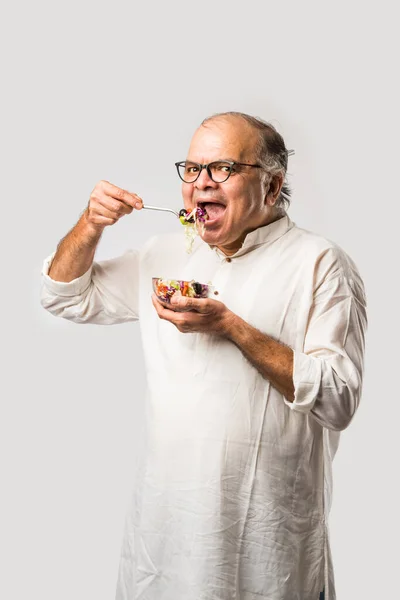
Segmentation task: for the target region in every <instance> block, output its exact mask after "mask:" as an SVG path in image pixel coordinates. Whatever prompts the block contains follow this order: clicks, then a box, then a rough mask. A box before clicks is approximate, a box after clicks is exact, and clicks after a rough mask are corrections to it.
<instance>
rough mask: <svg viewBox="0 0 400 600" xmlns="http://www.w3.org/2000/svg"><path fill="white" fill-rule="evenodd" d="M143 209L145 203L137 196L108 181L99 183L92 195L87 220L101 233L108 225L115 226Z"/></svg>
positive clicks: (86, 213) (87, 210)
mask: <svg viewBox="0 0 400 600" xmlns="http://www.w3.org/2000/svg"><path fill="white" fill-rule="evenodd" d="M142 207H143V201H142V199H141V198H140V197H139V196H138V195H137V194H133V193H131V192H127V191H126V190H123V189H122V188H119V187H117V186H116V185H113V184H112V183H109V182H108V181H99V183H97V184H96V186H95V187H94V189H93V191H92V193H91V194H90V199H89V204H88V206H87V209H86V211H85V218H86V221H87V223H88V224H89V225H90V226H91V227H93V228H94V229H95V230H96V231H97V232H98V233H101V232H102V231H103V229H104V227H107V225H114V223H116V222H117V221H118V220H119V219H120V218H121V217H123V216H124V215H129V214H130V213H131V212H132V211H133V210H135V209H136V210H140V209H141V208H142Z"/></svg>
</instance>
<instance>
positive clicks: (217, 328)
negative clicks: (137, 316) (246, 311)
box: [152, 294, 235, 337]
mask: <svg viewBox="0 0 400 600" xmlns="http://www.w3.org/2000/svg"><path fill="white" fill-rule="evenodd" d="M152 301H153V305H154V308H155V309H156V311H157V314H158V316H159V317H160V319H164V320H165V321H169V322H170V323H172V324H173V325H175V327H176V328H177V329H178V330H179V331H180V332H181V333H195V332H196V333H209V334H214V335H220V336H223V337H224V336H226V335H227V333H228V331H229V328H230V326H231V323H232V322H233V320H234V318H235V315H234V313H233V312H232V311H230V310H229V309H228V308H227V307H226V306H225V304H223V303H222V302H219V301H217V300H212V299H211V298H188V297H187V296H177V295H174V296H172V298H171V301H170V302H168V303H167V302H161V301H160V300H158V298H157V296H156V295H155V294H153V296H152Z"/></svg>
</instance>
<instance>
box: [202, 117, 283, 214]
mask: <svg viewBox="0 0 400 600" xmlns="http://www.w3.org/2000/svg"><path fill="white" fill-rule="evenodd" d="M224 117H238V118H240V119H243V120H244V121H246V122H247V123H249V125H251V126H252V127H253V128H254V129H256V130H257V133H258V142H257V145H256V160H257V161H258V162H259V164H260V165H261V166H262V167H263V169H264V171H265V172H266V173H268V174H269V175H270V176H271V177H273V176H275V175H282V176H283V185H282V189H281V192H280V194H279V197H278V199H277V202H276V206H281V207H283V208H284V209H287V208H289V205H290V196H291V189H290V187H289V184H288V182H287V179H286V171H287V165H288V156H290V155H291V154H294V152H293V150H287V148H286V146H285V142H284V140H283V137H282V136H281V135H280V134H279V133H278V131H277V130H276V129H275V127H274V126H273V125H271V123H268V122H267V121H264V120H263V119H260V118H258V117H252V116H251V115H248V114H246V113H241V112H235V111H230V112H223V113H217V114H214V115H211V116H210V117H207V118H206V119H204V121H202V123H201V125H206V124H207V123H209V122H210V121H212V120H214V119H218V118H224Z"/></svg>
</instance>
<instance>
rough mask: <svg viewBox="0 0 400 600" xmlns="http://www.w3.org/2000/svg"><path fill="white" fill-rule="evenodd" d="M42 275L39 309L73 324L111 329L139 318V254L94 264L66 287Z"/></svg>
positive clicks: (47, 264) (45, 269) (46, 264)
mask: <svg viewBox="0 0 400 600" xmlns="http://www.w3.org/2000/svg"><path fill="white" fill-rule="evenodd" d="M53 257H54V254H52V255H51V256H49V257H48V258H46V260H45V261H44V265H43V271H42V292H41V303H42V306H43V307H44V308H45V309H46V310H48V311H49V312H51V313H52V314H53V315H55V316H57V317H63V318H64V319H68V320H70V321H74V322H75V323H95V324H99V325H112V324H115V323H124V322H126V321H136V320H138V318H139V252H137V251H133V250H130V251H128V252H126V253H125V254H123V255H122V256H119V257H117V258H113V259H110V260H105V261H100V262H94V263H93V265H92V267H91V268H90V269H89V270H88V271H87V272H86V273H84V274H83V275H82V276H81V277H78V278H77V279H74V280H73V281H70V282H68V283H64V282H60V281H54V280H53V279H51V278H50V277H49V275H48V271H49V268H50V265H51V262H52V260H53Z"/></svg>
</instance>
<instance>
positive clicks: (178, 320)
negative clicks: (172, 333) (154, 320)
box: [151, 294, 195, 333]
mask: <svg viewBox="0 0 400 600" xmlns="http://www.w3.org/2000/svg"><path fill="white" fill-rule="evenodd" d="M151 299H152V302H153V306H154V307H155V309H156V311H157V314H158V316H159V317H160V319H163V320H165V321H169V323H172V325H175V327H176V328H177V329H178V330H179V331H180V332H181V333H190V332H193V331H195V328H194V327H193V323H189V322H187V316H186V315H184V314H182V313H179V312H175V311H173V310H171V309H169V308H167V307H166V306H164V305H163V304H162V303H161V302H160V301H159V300H158V298H157V296H156V295H155V294H153V295H152V298H151Z"/></svg>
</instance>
